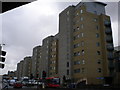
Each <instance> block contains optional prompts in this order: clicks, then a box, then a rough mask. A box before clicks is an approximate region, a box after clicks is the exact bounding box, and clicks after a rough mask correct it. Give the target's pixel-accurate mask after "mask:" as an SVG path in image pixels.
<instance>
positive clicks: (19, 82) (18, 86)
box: [13, 81, 23, 88]
mask: <svg viewBox="0 0 120 90" xmlns="http://www.w3.org/2000/svg"><path fill="white" fill-rule="evenodd" d="M22 86H23V84H22V82H21V81H17V82H15V83H14V85H13V87H14V88H22Z"/></svg>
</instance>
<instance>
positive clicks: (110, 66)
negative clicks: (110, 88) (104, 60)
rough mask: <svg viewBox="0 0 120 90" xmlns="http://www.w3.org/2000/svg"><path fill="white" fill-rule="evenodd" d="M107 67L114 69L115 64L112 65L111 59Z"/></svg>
mask: <svg viewBox="0 0 120 90" xmlns="http://www.w3.org/2000/svg"><path fill="white" fill-rule="evenodd" d="M108 66H109V68H110V69H114V68H115V65H114V63H113V61H109V65H108Z"/></svg>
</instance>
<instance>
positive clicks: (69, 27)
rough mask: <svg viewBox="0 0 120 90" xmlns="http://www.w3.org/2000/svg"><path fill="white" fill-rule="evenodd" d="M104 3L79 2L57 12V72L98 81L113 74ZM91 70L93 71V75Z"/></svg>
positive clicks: (73, 77)
mask: <svg viewBox="0 0 120 90" xmlns="http://www.w3.org/2000/svg"><path fill="white" fill-rule="evenodd" d="M105 6H106V4H104V3H101V2H80V3H79V4H77V5H76V6H69V7H68V8H66V9H65V10H64V11H62V12H61V13H60V15H59V60H58V62H59V65H58V66H59V67H60V68H59V76H60V77H61V79H62V77H63V76H64V75H65V76H66V77H67V78H68V79H69V78H70V79H71V80H72V81H74V82H82V81H86V84H102V83H104V79H103V78H104V77H113V75H114V74H113V71H114V65H113V50H114V48H113V39H112V30H111V21H110V17H109V16H107V15H106V14H105ZM93 73H94V75H93Z"/></svg>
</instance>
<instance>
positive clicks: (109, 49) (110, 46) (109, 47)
mask: <svg viewBox="0 0 120 90" xmlns="http://www.w3.org/2000/svg"><path fill="white" fill-rule="evenodd" d="M107 50H108V51H113V50H114V47H113V44H112V43H111V44H108V45H107Z"/></svg>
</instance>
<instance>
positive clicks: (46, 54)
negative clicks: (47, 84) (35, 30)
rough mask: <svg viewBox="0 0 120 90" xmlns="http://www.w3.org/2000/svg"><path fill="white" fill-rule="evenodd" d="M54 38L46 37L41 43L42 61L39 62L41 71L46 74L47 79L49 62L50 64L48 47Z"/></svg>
mask: <svg viewBox="0 0 120 90" xmlns="http://www.w3.org/2000/svg"><path fill="white" fill-rule="evenodd" d="M53 38H54V36H48V37H47V38H45V39H44V40H43V42H42V54H41V55H42V61H41V64H42V65H41V67H40V68H41V70H42V71H45V72H46V73H47V77H48V76H49V68H50V67H49V62H50V60H49V59H50V47H51V43H52V42H51V41H52V40H53Z"/></svg>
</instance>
